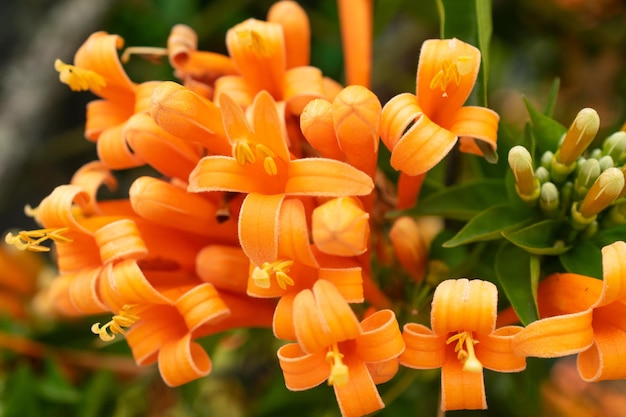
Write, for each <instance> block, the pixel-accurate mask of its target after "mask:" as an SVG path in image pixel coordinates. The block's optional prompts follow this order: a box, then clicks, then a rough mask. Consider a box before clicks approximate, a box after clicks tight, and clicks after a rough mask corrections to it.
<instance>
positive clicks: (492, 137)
mask: <svg viewBox="0 0 626 417" xmlns="http://www.w3.org/2000/svg"><path fill="white" fill-rule="evenodd" d="M499 120H500V116H498V113H496V112H495V111H493V110H491V109H487V108H484V107H472V106H467V107H461V108H460V109H459V111H457V112H456V113H455V115H454V120H453V121H452V122H451V125H450V131H451V132H452V133H454V134H455V135H457V136H458V137H460V138H461V148H460V149H461V151H463V152H466V153H473V154H476V155H483V152H482V151H481V150H480V148H479V147H478V145H476V143H475V140H480V141H482V142H483V143H485V144H486V145H488V146H489V147H490V148H491V151H492V152H494V153H495V151H496V148H497V143H496V142H497V140H498V121H499Z"/></svg>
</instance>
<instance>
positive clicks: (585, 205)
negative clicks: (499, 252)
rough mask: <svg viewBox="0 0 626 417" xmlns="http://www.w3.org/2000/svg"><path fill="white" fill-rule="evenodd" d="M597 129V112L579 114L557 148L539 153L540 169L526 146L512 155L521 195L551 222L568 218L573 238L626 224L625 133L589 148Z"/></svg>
mask: <svg viewBox="0 0 626 417" xmlns="http://www.w3.org/2000/svg"><path fill="white" fill-rule="evenodd" d="M599 125H600V121H599V118H598V115H597V113H596V112H595V110H593V109H583V110H581V111H580V112H579V113H578V115H577V116H576V119H575V120H574V122H573V123H572V125H571V126H570V128H569V129H568V131H567V132H566V133H565V134H564V135H563V138H562V139H561V142H560V144H559V148H558V149H557V150H556V151H555V152H551V151H546V152H545V153H544V154H543V155H541V156H540V158H539V165H538V166H537V167H536V168H535V167H534V164H533V160H532V157H531V155H530V153H529V152H528V150H527V149H526V148H524V147H522V146H515V147H513V148H511V150H510V152H509V165H510V167H511V170H512V171H513V174H514V177H515V184H516V191H517V194H518V196H519V197H520V198H521V199H522V200H523V201H524V202H526V203H527V204H528V205H529V206H531V207H538V210H540V211H541V213H542V215H543V216H545V217H547V218H564V219H568V220H569V222H570V225H571V228H572V230H573V232H574V233H575V234H577V233H579V232H584V234H585V235H590V234H594V233H595V232H596V231H597V230H598V229H599V227H601V226H605V227H609V226H614V225H617V224H624V223H626V198H625V195H626V187H625V185H624V183H625V180H624V177H625V175H626V132H622V131H620V132H616V133H613V134H612V135H610V136H609V137H607V138H606V139H605V140H604V142H603V143H602V145H601V146H600V147H598V148H594V149H589V146H590V144H591V143H592V142H593V140H594V139H595V136H596V134H597V132H598V127H599ZM599 222H601V223H599Z"/></svg>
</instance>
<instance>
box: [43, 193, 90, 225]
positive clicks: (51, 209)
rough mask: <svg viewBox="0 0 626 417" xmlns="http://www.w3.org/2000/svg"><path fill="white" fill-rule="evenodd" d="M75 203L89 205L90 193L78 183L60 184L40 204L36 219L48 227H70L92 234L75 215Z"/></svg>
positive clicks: (81, 206)
mask: <svg viewBox="0 0 626 417" xmlns="http://www.w3.org/2000/svg"><path fill="white" fill-rule="evenodd" d="M75 205H76V206H78V207H80V208H83V207H89V206H90V205H91V201H90V197H89V194H88V193H87V192H85V191H84V190H83V189H82V187H79V186H77V185H59V186H58V187H56V188H55V189H54V190H53V191H52V193H50V195H49V196H47V197H46V198H44V199H43V200H42V201H41V203H40V204H39V207H38V208H37V214H36V220H37V222H39V223H40V224H41V225H42V226H44V227H46V228H54V227H69V228H70V230H72V231H79V232H82V233H86V234H91V233H90V232H89V230H88V229H86V228H85V227H84V226H82V225H81V224H80V222H79V221H78V220H77V219H76V217H75V216H74V213H75V212H74V210H73V208H74V207H75Z"/></svg>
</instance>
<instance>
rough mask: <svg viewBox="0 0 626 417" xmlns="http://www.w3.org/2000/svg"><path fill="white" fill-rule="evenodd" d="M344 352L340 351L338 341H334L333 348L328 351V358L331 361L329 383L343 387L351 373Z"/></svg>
mask: <svg viewBox="0 0 626 417" xmlns="http://www.w3.org/2000/svg"><path fill="white" fill-rule="evenodd" d="M342 359H343V353H341V352H339V347H338V346H337V343H333V345H332V347H331V349H330V350H329V351H328V353H326V360H327V361H328V362H330V364H331V368H330V376H329V377H328V385H336V386H338V387H342V386H344V385H346V384H347V383H348V378H349V377H350V373H349V370H348V366H347V365H346V364H345V363H343V361H342Z"/></svg>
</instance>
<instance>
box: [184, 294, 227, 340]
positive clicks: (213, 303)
mask: <svg viewBox="0 0 626 417" xmlns="http://www.w3.org/2000/svg"><path fill="white" fill-rule="evenodd" d="M174 306H175V307H176V309H177V310H178V311H179V313H180V315H181V316H182V317H183V320H185V323H186V324H187V328H188V329H189V331H190V332H193V331H194V330H196V329H197V328H198V327H199V326H202V325H205V324H207V323H209V322H218V321H220V320H222V319H223V318H224V317H226V316H228V315H229V314H230V309H229V308H228V307H227V306H226V304H225V303H224V301H222V299H221V298H220V294H219V293H218V292H217V290H216V289H215V287H214V286H213V285H211V284H207V283H205V284H199V285H196V286H195V287H194V288H192V289H190V290H189V291H187V292H186V293H184V294H183V295H182V296H180V297H179V298H178V299H177V300H176V303H175V304H174Z"/></svg>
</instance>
